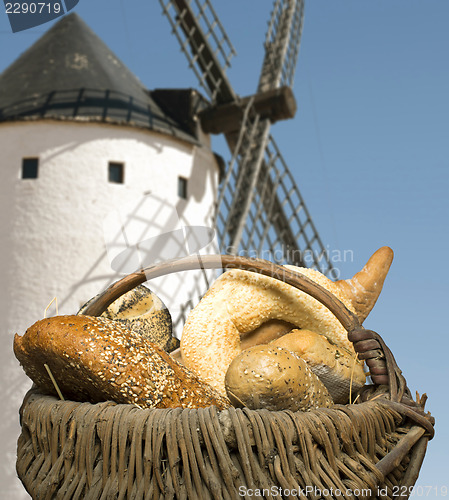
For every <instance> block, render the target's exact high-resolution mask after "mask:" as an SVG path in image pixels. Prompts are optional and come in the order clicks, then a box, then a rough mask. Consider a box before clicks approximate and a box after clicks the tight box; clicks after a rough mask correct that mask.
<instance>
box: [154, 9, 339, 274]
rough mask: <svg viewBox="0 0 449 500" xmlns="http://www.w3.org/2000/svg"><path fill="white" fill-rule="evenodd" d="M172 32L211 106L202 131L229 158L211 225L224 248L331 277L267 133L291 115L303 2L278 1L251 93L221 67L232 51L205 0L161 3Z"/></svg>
mask: <svg viewBox="0 0 449 500" xmlns="http://www.w3.org/2000/svg"><path fill="white" fill-rule="evenodd" d="M160 3H161V5H162V8H163V12H164V14H165V15H166V17H167V18H168V20H169V22H170V24H171V26H172V29H173V33H174V34H175V35H176V38H177V39H178V41H179V43H180V45H181V49H182V51H183V52H184V54H185V55H186V57H187V60H188V62H189V65H190V67H191V68H192V69H193V71H194V73H195V75H196V77H197V78H198V80H199V83H200V86H201V87H202V89H203V90H204V91H205V92H206V94H207V96H208V98H209V99H210V102H211V105H210V107H208V108H207V109H205V110H203V111H201V112H200V114H199V119H200V122H201V125H202V128H203V130H204V131H205V132H207V133H215V134H218V133H223V134H224V136H225V138H226V142H227V144H228V146H229V149H230V152H231V156H232V158H231V161H230V162H229V165H228V167H227V169H226V171H225V174H224V179H223V180H222V183H221V187H220V191H219V195H218V200H217V210H216V219H215V220H216V230H217V234H218V238H219V242H220V246H221V249H222V251H224V252H225V253H231V254H237V253H244V254H249V255H250V256H260V257H264V256H269V257H267V258H270V260H274V261H275V262H277V263H280V264H285V263H288V264H293V265H297V266H306V267H315V268H316V269H318V270H320V271H321V272H323V273H324V274H326V275H328V276H330V277H332V278H335V277H336V274H335V270H334V268H333V266H332V263H331V261H330V259H329V255H328V253H327V252H326V251H325V248H324V246H323V243H322V241H321V238H320V236H319V234H318V232H317V230H316V227H315V225H314V223H313V221H312V218H311V216H310V213H309V211H308V210H307V207H306V205H305V203H304V199H303V197H302V196H301V193H300V192H299V189H298V187H297V185H296V183H295V181H294V178H293V176H292V175H291V173H290V171H289V169H288V167H287V164H286V162H285V160H284V158H283V156H282V154H281V152H280V149H279V148H278V146H277V145H276V142H275V141H274V139H273V137H272V136H271V135H270V126H271V124H272V123H274V122H275V121H277V120H279V119H285V118H292V117H293V116H294V113H295V110H296V104H295V100H294V97H293V92H292V90H291V88H292V84H293V77H294V73H295V66H296V60H297V56H298V52H299V46H300V40H301V33H302V27H303V19H304V0H275V1H274V6H273V10H272V14H271V19H270V21H269V25H268V31H267V34H266V38H265V43H264V48H265V56H264V60H263V64H262V69H261V72H260V76H259V81H258V86H257V91H256V93H255V94H254V95H252V96H249V97H245V98H240V97H239V96H238V95H237V94H236V93H235V91H234V89H233V88H232V86H231V84H230V82H229V80H228V78H227V76H226V70H227V68H229V66H230V62H231V59H232V57H233V56H234V54H235V50H234V48H233V47H232V45H231V42H230V40H229V37H228V36H227V34H226V32H225V30H224V28H223V26H222V24H221V23H220V21H219V19H218V16H217V14H216V13H215V11H214V9H213V6H212V4H211V3H210V1H209V0H201V1H200V0H160Z"/></svg>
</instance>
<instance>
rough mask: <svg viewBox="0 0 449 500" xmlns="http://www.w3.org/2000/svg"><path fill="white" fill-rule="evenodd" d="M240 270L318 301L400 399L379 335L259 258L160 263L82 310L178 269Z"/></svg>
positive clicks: (89, 312)
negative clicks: (291, 288) (281, 283)
mask: <svg viewBox="0 0 449 500" xmlns="http://www.w3.org/2000/svg"><path fill="white" fill-rule="evenodd" d="M198 268H200V269H220V268H221V269H243V270H245V271H252V272H255V273H259V274H263V275H265V276H270V277H271V278H275V279H278V280H281V281H283V282H285V283H287V284H289V285H291V286H293V287H295V288H297V289H299V290H301V291H303V292H305V293H307V294H308V295H310V296H312V297H313V298H315V299H316V300H318V301H319V302H320V303H321V304H323V305H324V306H326V307H327V308H328V309H329V310H330V311H331V312H332V313H333V314H334V315H335V316H336V318H337V319H338V320H339V321H340V323H341V324H342V325H343V327H344V328H345V329H346V331H347V332H348V338H349V340H350V341H351V342H352V343H353V345H354V349H355V351H356V352H357V353H358V354H359V358H360V359H363V360H365V362H366V364H367V365H368V368H369V370H370V374H371V378H372V380H373V382H374V383H375V384H376V385H389V386H390V397H391V399H392V400H395V401H401V399H402V396H403V394H404V391H405V389H406V384H405V379H404V378H403V377H402V375H400V373H401V372H400V370H399V368H398V367H397V365H396V362H395V360H394V357H393V355H392V354H391V352H390V350H389V349H388V348H387V346H386V345H385V343H384V342H383V340H382V339H381V337H380V336H379V335H378V334H377V333H375V332H373V331H371V330H366V329H365V328H363V327H362V326H361V325H360V322H359V320H358V318H357V316H356V315H355V314H354V313H353V312H351V311H350V310H349V309H348V308H347V307H346V306H345V305H344V304H343V303H342V302H341V301H340V300H338V299H337V298H336V297H335V296H334V295H333V294H332V293H330V292H329V291H327V290H326V289H325V288H323V287H322V286H321V285H318V284H317V283H315V282H314V281H312V280H311V279H309V278H307V277H306V276H304V275H303V274H300V273H298V272H295V271H291V270H289V269H286V268H285V267H283V266H279V265H277V264H273V263H272V262H269V261H267V260H263V259H253V258H251V259H250V258H247V257H240V256H235V255H194V256H189V257H184V258H181V259H173V260H168V261H165V262H161V263H158V264H155V265H152V266H149V267H146V268H143V269H141V270H140V271H137V272H135V273H132V274H129V275H127V276H125V277H124V278H122V279H121V280H119V281H117V282H115V283H113V284H112V285H111V286H109V287H108V288H107V289H106V290H105V291H104V292H102V293H101V294H100V295H98V296H97V297H96V298H95V299H94V300H92V302H91V303H90V304H89V306H88V307H87V308H86V310H85V311H84V313H83V314H84V315H86V316H100V315H101V314H102V313H103V312H104V311H105V310H106V309H107V307H108V306H109V305H110V304H112V302H114V301H115V300H116V299H118V298H119V297H120V296H121V295H123V294H125V293H126V292H129V291H130V290H132V289H133V288H135V287H136V286H137V285H140V284H142V283H144V282H145V281H148V280H151V279H153V278H157V277H159V276H164V275H167V274H172V273H176V272H180V271H187V270H195V269H198Z"/></svg>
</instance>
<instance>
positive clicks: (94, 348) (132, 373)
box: [14, 316, 229, 409]
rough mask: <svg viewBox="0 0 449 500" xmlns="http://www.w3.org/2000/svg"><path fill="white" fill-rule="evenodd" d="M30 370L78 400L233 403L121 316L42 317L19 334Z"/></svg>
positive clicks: (40, 381)
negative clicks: (124, 322) (121, 320)
mask: <svg viewBox="0 0 449 500" xmlns="http://www.w3.org/2000/svg"><path fill="white" fill-rule="evenodd" d="M14 353H15V355H16V357H17V359H18V360H19V361H20V363H21V365H22V366H23V368H24V370H25V373H26V374H27V375H28V376H29V377H30V378H31V379H32V380H33V381H34V382H35V383H36V384H37V385H38V386H39V388H40V389H41V390H43V391H45V392H46V393H49V394H54V395H56V394H57V392H56V390H55V387H54V385H53V383H52V381H51V379H50V377H49V374H48V372H47V370H46V368H45V366H44V365H45V364H46V365H48V367H49V368H50V370H51V373H52V374H53V376H54V378H55V380H56V382H57V385H58V387H59V388H60V390H61V392H62V395H63V396H64V398H67V399H72V400H75V401H89V402H92V403H97V402H100V401H107V400H111V401H115V402H117V403H134V404H136V405H138V406H141V407H143V408H176V407H182V408H202V407H207V406H217V407H218V408H220V409H223V408H226V407H227V406H229V401H228V400H227V399H226V398H225V397H222V396H221V395H220V394H218V393H217V392H215V391H214V390H213V389H212V388H211V387H210V386H209V385H208V384H206V383H204V382H202V381H201V380H200V379H199V378H198V377H197V376H196V375H195V374H193V373H191V372H190V371H189V370H188V369H186V368H185V367H184V366H181V365H180V364H179V363H177V362H176V361H175V360H174V359H172V358H171V357H170V355H169V354H167V353H166V352H164V351H163V350H162V349H160V348H159V347H158V346H156V345H155V344H152V343H150V342H148V341H147V340H146V339H145V338H144V337H142V336H141V335H139V334H138V333H135V332H132V331H130V330H128V329H126V328H124V327H123V325H121V324H120V323H118V322H116V321H111V320H109V319H106V318H101V317H95V318H94V317H90V316H55V317H53V318H48V319H43V320H40V321H38V322H37V323H35V324H34V325H33V326H31V327H30V328H28V330H27V331H26V332H25V334H24V335H23V336H22V337H21V336H19V335H17V334H16V336H15V338H14Z"/></svg>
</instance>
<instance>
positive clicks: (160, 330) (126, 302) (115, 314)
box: [77, 285, 179, 352]
mask: <svg viewBox="0 0 449 500" xmlns="http://www.w3.org/2000/svg"><path fill="white" fill-rule="evenodd" d="M97 297H98V296H97ZM97 297H93V298H92V299H90V300H89V301H88V302H87V303H86V304H84V305H83V306H82V307H81V309H80V310H79V311H78V313H77V314H84V311H85V310H86V309H87V307H88V306H89V305H90V304H91V303H92V301H94V300H96V299H97ZM101 316H102V317H104V318H108V319H112V320H114V321H118V322H120V323H121V324H122V325H123V326H124V327H125V328H127V329H129V330H132V331H133V332H136V333H139V334H140V335H142V336H143V337H145V338H146V339H147V340H149V341H150V342H153V343H154V344H156V345H157V346H159V347H160V348H161V349H164V351H167V352H171V351H173V350H174V349H176V348H178V347H179V340H178V339H177V338H176V337H173V333H172V320H171V316H170V313H169V311H168V309H167V308H166V307H165V305H164V303H163V302H162V301H161V299H160V298H159V297H158V296H157V295H156V294H155V293H154V292H152V291H151V290H150V289H149V288H147V287H146V286H144V285H139V286H137V287H136V288H133V289H132V290H131V291H129V292H127V293H125V294H123V295H122V296H121V297H119V298H118V299H117V300H115V301H114V302H113V303H112V304H111V305H110V306H109V307H108V308H107V309H106V311H104V313H103V314H102V315H101Z"/></svg>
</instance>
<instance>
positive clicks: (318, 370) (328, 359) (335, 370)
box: [270, 330, 366, 404]
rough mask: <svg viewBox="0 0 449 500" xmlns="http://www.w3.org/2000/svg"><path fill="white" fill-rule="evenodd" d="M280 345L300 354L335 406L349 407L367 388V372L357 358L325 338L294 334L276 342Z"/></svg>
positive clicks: (295, 332)
mask: <svg viewBox="0 0 449 500" xmlns="http://www.w3.org/2000/svg"><path fill="white" fill-rule="evenodd" d="M270 345H276V346H279V347H283V348H284V349H288V350H289V351H292V352H294V353H296V354H297V355H298V356H299V357H300V358H301V359H303V360H304V361H305V362H306V363H307V365H308V366H309V368H310V369H311V371H312V372H313V373H314V374H315V375H317V376H318V377H319V379H320V380H321V382H323V384H324V385H325V386H326V388H327V390H328V391H329V394H330V395H331V396H332V399H333V401H334V403H339V404H346V403H347V402H348V400H349V393H350V387H351V383H352V390H351V392H352V394H353V395H355V394H356V393H357V392H358V391H359V390H360V389H361V388H362V387H363V386H364V385H365V379H366V377H365V372H364V371H363V367H362V366H361V365H360V363H357V362H356V360H355V359H354V356H353V355H352V354H351V353H348V352H347V351H346V350H345V349H342V348H340V347H338V346H336V345H334V344H331V343H330V342H329V341H328V340H327V339H326V338H325V337H323V336H322V335H319V334H318V333H315V332H311V331H310V330H292V331H291V332H290V333H287V334H286V335H284V336H283V337H281V338H279V339H276V340H273V341H272V342H271V343H270Z"/></svg>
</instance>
